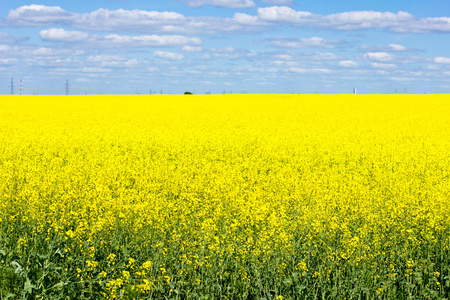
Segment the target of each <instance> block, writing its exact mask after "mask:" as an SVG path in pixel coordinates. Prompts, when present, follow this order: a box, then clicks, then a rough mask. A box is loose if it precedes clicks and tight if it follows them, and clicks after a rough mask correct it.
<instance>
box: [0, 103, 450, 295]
mask: <svg viewBox="0 0 450 300" xmlns="http://www.w3.org/2000/svg"><path fill="white" fill-rule="evenodd" d="M449 293H450V97H449V96H448V95H442V96H440V95H432V96H427V95H421V96H413V95H367V96H366V95H358V96H355V95H327V96H325V95H216V96H211V95H205V96H197V95H194V96H164V95H161V96H159V95H158V96H155V95H152V96H66V97H59V96H2V97H0V299H20V298H23V299H446V298H448V297H449V296H448V295H449Z"/></svg>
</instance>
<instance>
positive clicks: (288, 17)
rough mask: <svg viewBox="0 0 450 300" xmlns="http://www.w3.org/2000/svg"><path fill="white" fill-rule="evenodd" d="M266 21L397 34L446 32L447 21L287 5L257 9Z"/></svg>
mask: <svg viewBox="0 0 450 300" xmlns="http://www.w3.org/2000/svg"><path fill="white" fill-rule="evenodd" d="M258 17H259V18H260V19H261V20H264V21H267V22H276V23H283V24H294V25H303V26H311V27H319V28H328V29H337V30H358V29H368V28H387V29H389V30H391V31H393V32H398V33H427V32H450V18H449V17H439V18H422V19H420V18H417V17H415V16H413V15H411V14H410V13H408V12H403V11H399V12H397V13H393V12H388V11H387V12H377V11H350V12H342V13H336V14H330V15H320V14H312V13H310V12H307V11H296V10H294V9H292V8H290V7H287V6H272V7H264V8H259V9H258Z"/></svg>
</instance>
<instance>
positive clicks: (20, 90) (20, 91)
mask: <svg viewBox="0 0 450 300" xmlns="http://www.w3.org/2000/svg"><path fill="white" fill-rule="evenodd" d="M20 95H22V79H20Z"/></svg>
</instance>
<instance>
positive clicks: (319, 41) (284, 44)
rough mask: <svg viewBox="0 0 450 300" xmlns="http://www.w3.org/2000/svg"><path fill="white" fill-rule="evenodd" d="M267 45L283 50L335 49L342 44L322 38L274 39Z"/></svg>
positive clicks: (335, 40)
mask: <svg viewBox="0 0 450 300" xmlns="http://www.w3.org/2000/svg"><path fill="white" fill-rule="evenodd" d="M264 42H265V43H266V44H269V45H272V46H276V47H281V48H334V47H335V46H336V45H338V44H340V43H342V41H341V40H339V39H324V38H321V37H316V36H314V37H311V38H299V39H292V38H273V39H267V40H265V41H264Z"/></svg>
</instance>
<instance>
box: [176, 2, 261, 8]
mask: <svg viewBox="0 0 450 300" xmlns="http://www.w3.org/2000/svg"><path fill="white" fill-rule="evenodd" d="M179 1H180V2H184V3H187V5H189V6H191V7H201V6H203V5H207V4H210V5H213V6H217V7H224V8H248V7H255V6H256V4H255V3H254V2H253V1H252V0H179Z"/></svg>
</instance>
